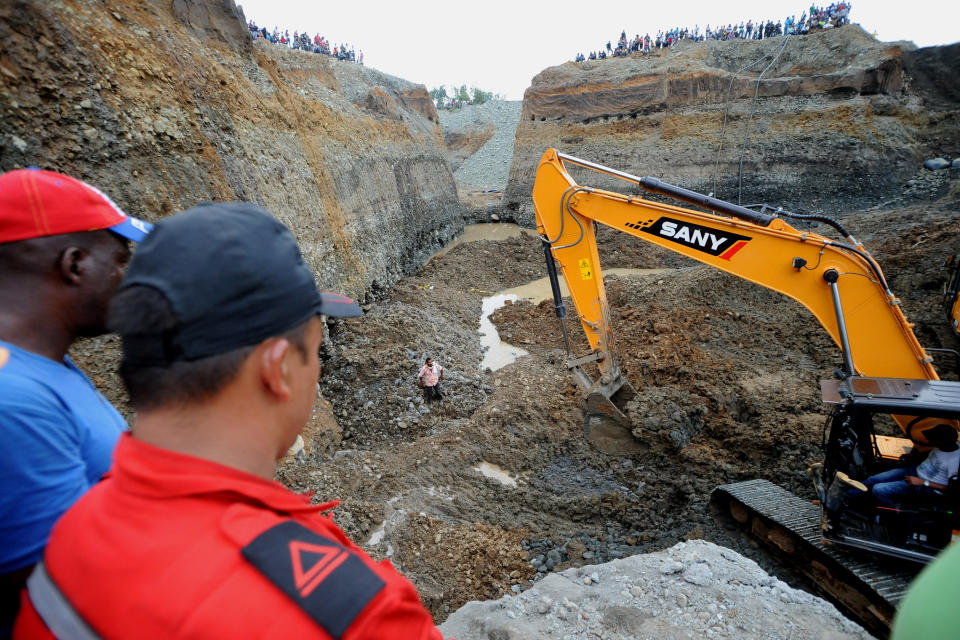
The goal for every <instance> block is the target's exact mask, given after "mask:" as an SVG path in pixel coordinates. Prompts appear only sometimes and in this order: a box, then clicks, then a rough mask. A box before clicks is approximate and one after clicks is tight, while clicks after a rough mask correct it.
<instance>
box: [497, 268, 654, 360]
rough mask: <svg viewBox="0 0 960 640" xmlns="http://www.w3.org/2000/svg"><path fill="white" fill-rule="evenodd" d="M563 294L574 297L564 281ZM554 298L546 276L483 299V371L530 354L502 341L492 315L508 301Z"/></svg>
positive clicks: (619, 272) (629, 273) (635, 272)
mask: <svg viewBox="0 0 960 640" xmlns="http://www.w3.org/2000/svg"><path fill="white" fill-rule="evenodd" d="M667 271H670V269H608V270H606V271H604V272H603V273H604V274H605V275H608V276H609V275H614V276H635V275H650V274H654V273H664V272H667ZM560 293H561V295H563V296H565V297H569V296H570V292H569V291H568V290H567V285H566V283H565V282H564V281H563V279H562V278H561V279H560ZM552 296H553V293H552V292H551V289H550V279H549V278H546V277H543V278H540V279H538V280H534V281H532V282H528V283H527V284H523V285H520V286H519V287H513V288H511V289H507V290H505V291H501V292H500V293H498V294H496V295H493V296H489V297H487V298H484V299H483V304H482V309H481V313H480V329H479V331H480V348H481V350H482V351H483V361H482V362H481V363H480V369H481V370H483V369H490V370H491V371H496V370H497V369H501V368H503V367H505V366H507V365H508V364H513V363H514V362H516V360H517V358H519V357H521V356H525V355H527V353H528V352H527V351H525V350H524V349H521V348H520V347H517V346H514V345H512V344H509V343H506V342H503V341H502V340H501V339H500V334H499V333H498V332H497V328H496V327H495V326H494V324H493V322H491V321H490V316H491V315H492V314H493V312H494V311H496V310H497V309H499V308H501V307H503V306H504V305H505V304H506V303H507V302H508V301H509V302H517V301H519V300H526V301H528V302H530V303H532V304H539V303H540V302H542V301H544V300H547V299H548V298H550V297H552Z"/></svg>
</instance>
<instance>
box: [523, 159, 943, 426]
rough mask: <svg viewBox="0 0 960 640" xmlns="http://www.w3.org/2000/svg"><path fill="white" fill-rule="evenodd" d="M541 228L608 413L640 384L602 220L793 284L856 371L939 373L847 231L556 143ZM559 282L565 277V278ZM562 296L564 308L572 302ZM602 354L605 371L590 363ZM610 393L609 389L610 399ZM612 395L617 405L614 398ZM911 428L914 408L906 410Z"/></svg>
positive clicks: (777, 285)
mask: <svg viewBox="0 0 960 640" xmlns="http://www.w3.org/2000/svg"><path fill="white" fill-rule="evenodd" d="M565 163H569V164H572V165H578V166H580V167H584V168H587V169H591V170H594V171H599V172H601V173H604V174H607V175H611V176H614V177H617V178H621V179H623V180H626V181H628V182H632V183H633V184H634V185H637V186H639V187H641V188H642V189H644V190H647V191H653V192H657V193H661V194H665V195H669V196H671V197H673V198H676V199H680V200H683V201H686V202H689V203H691V204H695V205H697V206H699V207H702V208H707V209H710V210H712V212H711V213H707V212H701V211H695V210H691V209H686V208H682V207H678V206H673V205H669V204H663V203H660V202H655V201H652V200H648V199H644V198H642V197H639V196H629V195H623V194H620V193H615V192H612V191H605V190H602V189H595V188H591V187H587V186H581V185H579V184H577V183H576V182H575V181H574V180H573V178H571V177H570V174H569V173H568V172H567V170H566V166H565ZM533 202H534V208H535V213H536V218H537V228H538V230H539V232H540V235H541V239H542V240H543V242H544V247H545V253H546V254H547V262H548V270H549V269H550V268H552V267H553V264H552V261H553V260H555V261H556V263H557V264H559V265H560V271H561V272H562V274H563V276H564V279H565V280H566V283H567V286H568V288H569V291H570V297H571V300H572V301H573V305H574V307H575V308H576V312H577V315H578V317H579V320H580V323H581V325H582V326H583V330H584V332H585V333H586V336H587V339H588V340H589V343H590V346H591V349H592V352H591V354H589V355H587V356H584V357H581V358H574V359H571V361H570V363H569V364H570V368H571V369H572V370H573V371H574V373H575V377H576V378H577V381H578V383H579V384H580V386H581V388H582V390H583V391H584V393H585V395H586V396H587V402H588V406H590V404H591V402H593V403H594V407H593V408H600V409H602V410H603V411H605V412H606V413H608V414H614V415H613V417H617V416H616V415H615V414H617V413H619V412H620V411H622V409H623V406H624V404H625V402H624V400H628V399H629V397H630V396H632V395H633V393H634V392H633V391H632V388H630V387H629V383H628V382H627V381H626V380H625V379H624V377H623V375H622V372H621V371H620V368H619V363H618V360H617V357H616V354H615V350H614V346H613V332H612V329H611V324H610V314H609V309H608V304H607V298H606V294H605V292H604V287H603V276H602V270H601V266H600V259H599V255H598V252H597V240H596V225H597V224H603V225H605V226H608V227H611V228H613V229H617V230H619V231H623V232H624V233H628V234H630V235H632V236H634V237H636V238H639V239H641V240H644V241H646V242H650V243H653V244H656V245H658V246H661V247H663V248H665V249H669V250H670V251H674V252H676V253H679V254H681V255H684V256H687V257H689V258H693V259H694V260H698V261H700V262H703V263H705V264H708V265H710V266H712V267H715V268H717V269H720V270H722V271H726V272H728V273H731V274H733V275H735V276H738V277H740V278H743V279H745V280H749V281H750V282H753V283H756V284H758V285H761V286H763V287H767V288H768V289H773V290H774V291H779V292H780V293H782V294H784V295H787V296H789V297H791V298H793V299H794V300H796V301H797V302H799V303H800V304H802V305H803V306H804V307H806V308H807V309H809V310H810V312H811V313H813V315H814V317H815V318H816V319H817V320H818V321H819V322H820V324H821V325H822V326H823V328H824V329H825V330H826V331H827V333H828V334H829V335H830V337H831V338H833V340H834V342H835V343H836V344H837V345H838V346H839V347H840V348H841V350H842V352H843V355H844V369H845V372H844V373H845V375H848V376H849V375H860V376H870V377H878V378H904V379H920V380H937V379H938V376H937V373H936V371H935V370H934V368H933V366H932V364H931V358H930V357H929V356H928V355H927V353H926V352H925V351H924V349H923V347H922V346H921V345H920V343H919V342H918V341H917V338H916V336H915V335H914V333H913V330H912V327H913V325H912V324H911V323H910V322H908V320H907V318H906V316H905V315H904V314H903V312H902V310H901V308H900V301H899V300H898V299H897V298H896V297H895V296H894V295H893V293H892V292H891V291H890V289H889V287H888V286H887V283H886V280H885V279H884V276H883V273H882V272H881V270H880V267H879V266H878V265H877V264H876V262H875V261H874V260H873V259H872V258H871V257H870V255H869V253H868V252H867V251H866V249H864V247H863V246H862V245H861V244H859V243H858V242H857V241H856V240H855V239H854V238H852V237H850V236H848V237H847V238H846V239H845V241H843V242H841V241H836V240H831V239H829V238H826V237H824V236H821V235H819V234H816V233H813V232H809V231H800V230H798V229H795V228H794V227H792V226H791V225H790V224H788V223H787V222H786V221H785V220H783V219H781V218H776V217H773V216H770V215H765V214H762V213H757V212H756V211H753V210H751V209H747V208H745V207H740V206H738V205H734V204H731V203H728V202H724V201H721V200H717V199H714V198H710V197H708V196H704V195H702V194H697V193H695V192H692V191H687V190H685V189H682V188H679V187H675V186H672V185H668V184H665V183H662V182H660V181H659V180H656V179H654V178H640V177H636V176H632V175H629V174H626V173H623V172H620V171H617V170H615V169H611V168H609V167H604V166H602V165H597V164H594V163H591V162H587V161H584V160H580V159H578V158H574V157H572V156H567V155H564V154H561V153H558V152H557V151H556V150H555V149H549V150H548V151H547V152H546V153H544V155H543V157H542V158H541V160H540V164H539V167H538V169H537V175H536V180H535V183H534V188H533ZM555 291H556V288H555ZM555 297H557V307H558V315H559V314H560V310H561V303H560V301H559V297H558V296H556V295H555ZM591 361H595V362H596V364H597V366H598V367H599V371H600V378H599V379H598V380H594V379H592V378H591V377H590V376H589V375H587V374H586V372H585V371H584V369H583V367H582V365H583V364H586V363H588V362H591ZM605 400H609V401H610V402H609V403H607V402H605ZM605 405H611V406H606V408H604V406H605ZM895 418H896V419H897V420H898V422H899V423H900V424H901V426H902V427H903V428H904V430H905V431H906V428H907V425H908V424H909V422H910V421H911V418H910V417H905V416H895Z"/></svg>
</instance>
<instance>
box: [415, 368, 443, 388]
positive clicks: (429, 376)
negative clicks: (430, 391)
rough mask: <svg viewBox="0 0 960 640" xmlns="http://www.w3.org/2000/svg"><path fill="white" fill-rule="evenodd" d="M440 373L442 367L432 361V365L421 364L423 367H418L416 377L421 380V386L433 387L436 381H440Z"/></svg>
mask: <svg viewBox="0 0 960 640" xmlns="http://www.w3.org/2000/svg"><path fill="white" fill-rule="evenodd" d="M442 375H443V367H441V366H440V365H439V364H437V363H436V362H434V363H433V366H432V367H428V366H427V365H423V367H422V368H421V369H420V373H418V374H417V377H418V378H420V379H421V380H423V386H425V387H434V386H436V385H437V383H438V382H440V376H442Z"/></svg>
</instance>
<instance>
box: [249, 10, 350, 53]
mask: <svg viewBox="0 0 960 640" xmlns="http://www.w3.org/2000/svg"><path fill="white" fill-rule="evenodd" d="M247 28H249V29H250V35H251V36H253V39H254V40H256V39H257V38H263V39H264V40H266V41H267V42H272V43H274V44H279V45H282V46H285V47H289V48H290V49H300V50H301V51H309V52H312V53H322V54H324V55H328V56H333V57H334V58H336V59H337V60H345V61H348V62H356V63H357V64H363V51H362V50H361V51H356V50H354V48H353V47H351V46H350V45H349V44H340V45H333V47H331V46H330V41H329V40H327V39H326V38H325V37H323V36H321V35H320V34H319V33H317V34H314V35H313V36H310V34H308V33H307V32H306V31H299V32H298V31H296V30H294V32H293V35H292V36H291V35H290V30H289V29H285V30H284V31H283V33H281V32H280V29H278V28H277V27H274V28H273V31H267V28H266V27H258V26H257V23H256V22H254V21H253V20H250V21H248V22H247Z"/></svg>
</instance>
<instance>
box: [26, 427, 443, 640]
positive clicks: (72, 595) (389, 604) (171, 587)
mask: <svg viewBox="0 0 960 640" xmlns="http://www.w3.org/2000/svg"><path fill="white" fill-rule="evenodd" d="M332 506H333V504H325V505H316V506H311V505H310V504H309V499H308V498H306V497H305V496H300V495H297V494H294V493H292V492H291V491H289V490H288V489H286V488H285V487H284V486H283V485H281V484H279V483H277V482H269V481H267V480H264V479H262V478H259V477H256V476H253V475H250V474H248V473H245V472H242V471H238V470H236V469H231V468H229V467H225V466H222V465H219V464H216V463H214V462H210V461H207V460H202V459H199V458H194V457H191V456H186V455H182V454H179V453H174V452H172V451H168V450H166V449H160V448H157V447H154V446H151V445H148V444H146V443H143V442H141V441H139V440H137V439H135V438H133V437H132V436H130V435H129V434H127V435H124V436H123V437H122V438H121V439H120V442H119V444H118V445H117V449H116V452H115V454H114V463H113V468H112V470H111V473H110V475H108V477H107V479H105V480H104V481H103V482H101V483H100V484H98V485H97V486H95V487H94V488H93V489H92V490H90V491H89V492H88V493H87V494H86V495H85V496H84V497H83V498H82V499H81V500H80V501H79V502H77V504H76V505H74V506H73V508H71V509H70V510H69V511H67V513H66V514H65V515H64V516H63V518H62V519H61V520H60V521H59V523H57V525H56V526H55V527H54V529H53V533H52V535H51V538H50V543H49V545H48V546H47V550H46V555H45V558H44V561H45V563H46V566H47V571H48V573H49V575H50V577H51V578H52V579H53V582H54V583H56V585H57V586H58V587H59V589H60V591H61V592H62V593H63V594H64V595H65V596H66V598H67V600H68V601H69V602H70V603H71V604H72V605H73V608H74V609H75V610H76V612H77V613H79V614H80V616H81V617H82V618H84V619H85V620H86V622H87V623H88V624H89V625H90V626H91V627H92V628H93V630H94V631H95V632H96V633H97V634H98V635H100V636H101V637H102V638H105V639H110V638H131V637H138V638H218V639H219V638H322V639H324V640H326V639H329V638H337V639H339V640H358V639H361V638H363V639H374V638H377V639H380V638H382V639H384V640H387V639H390V640H395V639H398V638H412V639H415V638H423V639H430V640H442V637H441V635H440V632H439V631H438V630H437V628H436V627H435V626H434V624H433V620H432V618H431V617H430V614H429V613H428V612H427V610H426V609H424V608H423V605H422V604H421V603H420V599H419V597H418V596H417V593H416V591H415V590H414V588H413V585H412V584H410V582H408V581H407V580H406V579H405V578H404V577H403V576H401V575H400V574H399V573H397V572H396V570H395V569H394V568H393V567H392V566H391V565H390V563H389V562H387V561H383V562H382V563H379V564H378V563H376V562H374V561H373V560H372V559H371V558H370V557H369V556H367V554H366V553H364V552H363V551H362V550H361V549H360V548H359V547H357V546H356V545H354V544H353V543H352V542H350V540H348V539H347V537H346V536H345V535H344V534H343V532H342V531H340V529H339V528H337V526H336V525H335V524H333V522H332V521H331V520H330V518H329V517H327V516H324V515H322V514H321V511H324V510H328V509H330V508H331V507H332ZM268 576H270V577H268ZM283 589H286V592H284V590H283ZM52 637H53V636H52V634H51V633H50V632H49V631H48V630H47V628H46V627H45V626H44V624H43V622H42V621H41V620H40V618H39V616H38V615H37V612H36V611H35V610H34V609H33V607H32V605H31V604H30V600H29V596H28V595H27V593H26V592H24V597H23V608H22V609H21V613H20V617H19V618H18V619H17V624H16V627H15V629H14V638H16V639H18V640H19V639H25V638H52Z"/></svg>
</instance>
